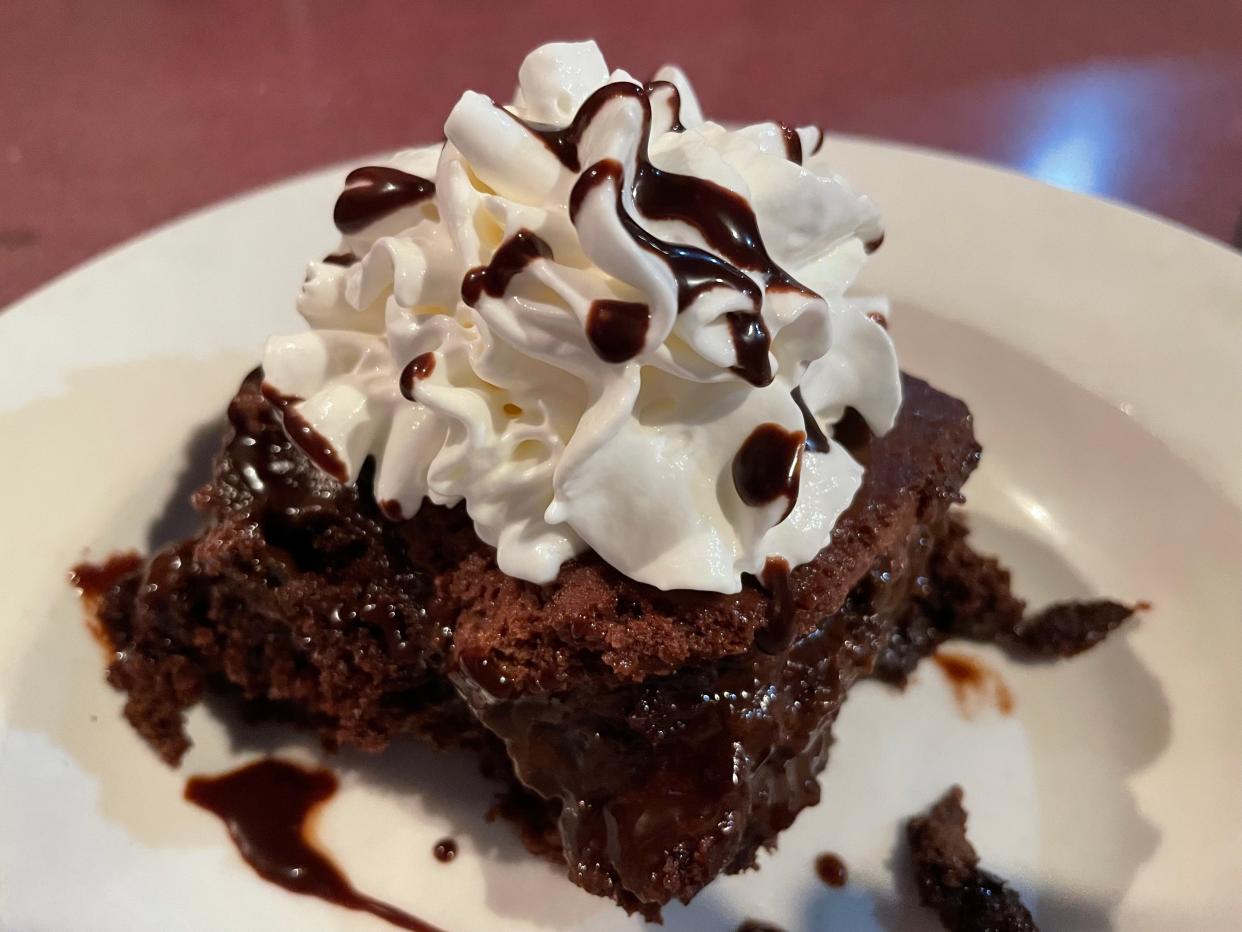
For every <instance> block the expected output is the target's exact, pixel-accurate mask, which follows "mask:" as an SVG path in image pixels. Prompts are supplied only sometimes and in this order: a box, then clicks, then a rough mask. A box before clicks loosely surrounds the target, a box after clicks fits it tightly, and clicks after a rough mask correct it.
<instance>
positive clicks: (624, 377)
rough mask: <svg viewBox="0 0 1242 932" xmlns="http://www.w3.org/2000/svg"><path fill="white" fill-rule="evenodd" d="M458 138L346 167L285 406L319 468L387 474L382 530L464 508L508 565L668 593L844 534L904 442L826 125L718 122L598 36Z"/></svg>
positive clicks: (876, 229) (466, 100) (885, 351)
mask: <svg viewBox="0 0 1242 932" xmlns="http://www.w3.org/2000/svg"><path fill="white" fill-rule="evenodd" d="M444 135H445V139H446V141H445V142H444V143H442V144H439V145H435V146H429V147H426V148H421V149H413V150H409V151H406V152H401V153H398V154H397V155H395V156H394V157H393V158H392V159H391V160H389V161H388V162H386V163H385V164H382V165H372V166H367V167H365V168H361V169H358V170H356V171H354V172H352V173H351V174H350V175H349V176H348V178H347V179H346V187H345V190H344V191H343V193H342V194H341V196H340V199H339V200H338V201H337V204H336V210H335V217H334V219H335V221H336V225H337V227H338V229H339V230H340V231H341V233H342V237H343V242H342V244H341V247H340V250H339V251H338V252H337V253H334V254H333V255H331V256H328V257H327V258H326V259H325V260H324V261H322V262H313V263H311V265H310V269H309V271H308V274H307V279H306V282H305V284H304V286H303V288H302V293H301V295H300V297H299V301H298V307H299V310H300V311H301V313H302V315H303V316H304V317H305V318H306V320H307V322H308V323H309V324H310V330H309V331H307V332H304V333H299V334H294V335H290V336H282V337H276V338H274V339H272V340H271V341H270V343H269V345H268V347H267V350H266V354H265V356H264V361H263V369H264V375H265V381H266V383H267V388H268V390H270V391H272V392H274V393H276V394H277V395H279V396H280V397H281V400H282V404H283V405H284V406H285V409H286V411H288V410H289V409H292V410H294V411H295V412H296V416H297V418H298V421H299V423H301V424H302V425H303V427H304V430H305V429H307V428H306V425H309V429H310V430H313V431H314V432H317V433H318V435H319V437H318V438H317V440H318V441H319V442H320V443H323V444H326V445H327V446H328V447H329V448H330V451H331V453H332V455H333V456H334V457H335V459H334V462H333V463H332V464H331V465H332V469H331V471H332V472H334V473H335V474H336V475H338V476H343V477H344V478H345V481H355V480H356V479H357V478H358V475H359V472H360V470H361V469H362V467H363V464H364V462H365V461H366V460H367V459H368V458H373V459H374V462H375V470H374V480H373V481H374V494H375V497H376V499H377V500H378V501H379V502H380V503H381V507H382V508H383V509H384V510H385V512H386V513H387V514H389V515H390V516H392V517H404V518H409V517H411V516H413V515H414V514H415V513H416V512H417V511H418V509H419V507H420V506H421V504H422V503H423V501H424V500H427V501H431V502H433V503H436V504H439V505H455V504H457V503H459V502H462V501H464V502H465V507H466V509H467V511H468V513H469V515H470V518H471V519H472V521H473V522H474V526H475V528H476V530H477V532H478V534H479V536H480V537H481V538H482V539H483V540H484V541H486V542H487V543H488V544H491V545H493V546H494V547H495V548H496V553H497V560H498V563H499V566H500V568H501V570H503V571H504V572H505V573H507V574H509V575H512V576H516V577H520V578H522V579H526V580H530V581H532V582H536V583H547V582H550V581H552V580H553V579H555V577H556V575H557V572H558V570H559V568H560V567H561V565H562V564H563V563H564V562H565V561H566V560H569V559H570V558H572V557H573V556H575V555H577V554H579V553H582V552H583V551H585V550H587V549H588V548H589V549H592V550H594V551H595V552H596V553H598V554H599V556H600V557H601V558H602V559H604V560H605V561H607V562H608V563H610V564H611V565H612V566H614V567H616V568H617V569H618V570H619V571H620V572H622V573H624V574H625V575H627V576H629V577H631V578H633V579H636V580H639V581H641V582H644V583H649V584H651V585H653V586H657V587H659V588H661V589H677V588H688V589H699V590H707V591H714V592H736V591H738V590H739V589H740V588H741V585H742V574H744V573H751V574H755V575H762V574H763V573H764V568H765V566H771V565H773V564H772V563H771V562H770V561H773V560H775V561H777V563H778V564H780V565H783V566H797V565H799V564H801V563H804V562H806V561H808V560H810V559H811V558H812V557H814V556H815V554H816V553H818V552H819V551H820V550H821V549H822V548H823V547H824V546H826V545H827V543H828V542H829V539H830V535H831V531H832V527H833V525H834V524H835V522H836V521H837V519H838V517H839V516H840V515H841V513H842V512H843V511H844V510H845V508H846V507H847V506H848V505H849V503H850V501H851V500H852V498H853V497H854V494H855V493H856V491H857V490H858V487H859V485H860V482H861V477H862V467H861V466H860V465H859V463H858V462H856V461H855V460H854V459H853V458H852V457H851V456H850V453H849V452H848V451H847V450H846V449H845V447H844V446H843V445H842V444H840V443H837V442H834V441H833V440H832V439H831V433H832V431H831V428H832V425H834V424H835V423H837V422H838V421H839V420H840V419H841V418H842V417H844V416H846V414H847V411H849V409H853V411H854V412H857V415H859V416H861V418H862V419H864V420H865V422H866V424H867V426H868V427H869V428H870V429H871V430H872V431H874V432H876V433H883V432H884V431H887V430H888V429H889V428H890V427H891V426H892V424H893V421H894V419H895V417H896V414H897V409H898V407H899V405H900V402H901V385H900V378H899V374H898V370H897V361H896V357H895V354H894V351H893V346H892V343H891V342H890V340H889V337H888V334H887V332H886V331H885V328H884V326H883V317H882V316H881V314H882V313H883V312H884V311H886V310H887V308H886V306H885V304H884V302H883V301H882V300H877V299H864V298H857V297H852V296H846V293H845V292H846V290H847V289H848V288H849V286H850V285H851V283H852V282H853V280H854V278H855V276H856V275H857V273H858V271H859V269H860V267H861V266H862V264H863V262H864V261H865V258H866V255H867V253H868V252H869V251H871V250H872V249H874V248H875V247H876V246H877V245H878V244H879V242H880V240H881V239H882V230H881V227H880V223H879V217H878V214H877V212H876V210H875V209H874V207H873V206H872V204H871V203H870V202H869V201H868V200H867V199H866V198H865V197H863V196H861V195H859V194H856V193H855V192H854V191H853V190H851V188H850V187H849V186H848V185H847V184H846V182H845V181H843V180H842V179H841V178H839V177H838V176H837V175H835V174H834V173H833V172H832V171H830V170H829V169H828V168H827V167H826V165H825V164H824V162H823V157H822V155H821V154H820V153H819V149H820V148H821V144H822V141H823V140H822V135H821V133H820V132H819V130H816V129H814V128H805V127H804V128H797V129H794V128H791V127H788V126H785V125H784V124H781V123H759V124H755V125H753V126H746V127H743V128H740V129H730V128H726V127H724V126H721V125H719V124H717V123H712V122H710V121H708V120H706V119H704V117H703V115H702V113H701V111H700V109H699V104H698V101H697V99H696V98H695V95H694V92H693V90H692V89H691V87H690V85H689V83H688V82H687V81H686V78H685V76H684V75H683V74H682V73H681V72H680V71H679V70H678V69H676V68H672V67H666V68H663V69H661V70H660V71H658V72H657V73H656V75H655V76H654V78H653V79H652V80H651V81H650V82H646V83H644V82H641V81H639V80H637V79H636V78H633V77H631V76H630V75H629V74H626V73H625V72H623V71H612V72H610V71H609V70H608V68H607V66H606V65H605V63H604V59H603V57H602V55H601V54H600V51H599V49H598V48H597V47H596V45H595V44H594V43H593V42H583V43H556V44H550V45H545V46H543V47H541V48H539V49H537V50H536V51H534V52H532V53H531V54H530V55H529V56H528V57H527V58H526V60H525V61H524V62H523V64H522V66H521V70H520V72H519V75H518V90H517V93H516V96H515V98H514V101H513V102H512V103H511V104H509V105H507V106H502V105H500V104H497V103H495V102H494V101H492V100H491V99H489V98H488V97H485V96H483V95H482V94H476V93H472V92H467V93H466V94H464V95H463V96H462V98H461V99H460V100H459V101H458V103H457V105H456V106H455V107H454V108H453V110H452V112H451V113H450V114H449V116H448V120H447V122H446V123H445V125H444Z"/></svg>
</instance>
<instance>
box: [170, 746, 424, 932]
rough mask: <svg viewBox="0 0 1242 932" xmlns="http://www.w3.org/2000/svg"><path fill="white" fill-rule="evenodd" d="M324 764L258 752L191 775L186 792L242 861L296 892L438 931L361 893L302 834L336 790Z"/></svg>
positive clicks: (415, 929) (396, 923) (410, 926)
mask: <svg viewBox="0 0 1242 932" xmlns="http://www.w3.org/2000/svg"><path fill="white" fill-rule="evenodd" d="M336 788H337V780H336V777H334V776H333V775H332V774H331V773H329V772H328V771H326V770H305V769H303V768H301V767H298V766H296V765H294V764H290V763H286V762H284V761H279V760H272V759H266V760H260V761H257V762H255V763H253V764H249V765H247V766H245V767H242V768H241V769H239V770H234V771H231V772H229V773H225V774H221V775H219V776H215V777H192V778H191V779H190V780H189V781H188V782H187V783H186V787H185V798H186V799H187V800H189V801H190V802H192V803H194V805H196V806H200V807H202V808H203V809H206V810H207V811H208V812H210V813H212V814H213V815H216V816H218V817H219V818H220V819H221V820H222V821H223V822H224V824H225V826H226V827H227V828H228V831H229V837H230V838H232V839H233V843H234V844H235V845H237V850H238V851H240V852H241V856H242V857H243V858H245V860H246V863H247V864H249V865H250V866H251V867H252V868H254V870H255V872H256V873H257V874H258V875H259V876H260V877H262V878H263V879H264V880H267V881H270V882H271V883H274V884H277V885H278V886H281V887H284V888H285V889H286V890H289V891H291V892H293V893H299V894H302V895H304V896H314V897H318V898H319V899H321V900H327V901H328V902H329V903H334V904H336V905H337V906H343V907H345V908H346V909H353V910H357V911H359V912H364V913H370V914H371V915H372V916H377V917H379V918H380V919H383V920H385V921H386V922H390V923H392V924H393V925H394V926H397V927H398V928H401V929H410V930H413V932H440V930H439V929H437V927H436V926H433V925H431V924H430V923H427V922H424V921H423V920H421V919H419V918H417V917H416V916H411V915H410V914H409V913H407V912H403V911H402V910H400V909H397V908H396V907H395V906H390V905H389V904H387V903H383V902H381V901H379V900H376V899H373V898H371V897H369V896H366V895H365V894H362V893H359V892H358V891H357V890H356V889H354V886H353V885H352V884H351V883H350V882H349V880H348V879H347V878H346V877H345V875H344V874H342V873H341V872H340V870H338V869H337V867H336V865H334V864H333V863H332V862H331V861H330V860H328V858H327V857H325V856H324V855H323V853H321V852H320V851H318V850H317V849H316V848H315V847H314V846H313V845H312V844H311V843H310V842H309V841H308V840H307V837H306V834H307V832H306V823H307V820H308V818H309V817H310V816H311V815H312V814H313V813H314V812H315V811H316V810H317V809H318V808H319V807H320V806H322V805H323V804H324V803H325V802H327V800H328V799H330V798H331V797H332V794H333V793H335V792H336Z"/></svg>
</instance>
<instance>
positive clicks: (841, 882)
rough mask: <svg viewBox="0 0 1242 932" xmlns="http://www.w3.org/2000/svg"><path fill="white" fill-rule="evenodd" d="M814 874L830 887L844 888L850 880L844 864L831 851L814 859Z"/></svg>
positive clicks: (847, 869)
mask: <svg viewBox="0 0 1242 932" xmlns="http://www.w3.org/2000/svg"><path fill="white" fill-rule="evenodd" d="M815 873H817V874H818V875H819V879H820V880H822V881H823V882H824V883H825V884H827V885H828V886H830V887H844V886H845V884H846V883H847V882H848V881H849V879H850V872H849V868H847V867H846V866H845V862H844V861H842V860H841V859H840V858H839V857H838V856H837V855H835V854H833V853H832V852H831V851H825V852H824V853H823V854H821V855H820V856H819V857H817V858H816V859H815Z"/></svg>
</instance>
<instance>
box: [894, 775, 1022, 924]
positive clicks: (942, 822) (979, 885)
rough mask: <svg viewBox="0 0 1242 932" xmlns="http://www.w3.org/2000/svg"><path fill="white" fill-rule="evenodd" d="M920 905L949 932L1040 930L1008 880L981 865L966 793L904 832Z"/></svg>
mask: <svg viewBox="0 0 1242 932" xmlns="http://www.w3.org/2000/svg"><path fill="white" fill-rule="evenodd" d="M906 838H907V841H908V842H909V845H910V854H911V856H912V857H913V859H914V873H915V881H916V883H917V884H918V889H919V901H920V902H921V903H922V904H923V905H924V906H926V907H928V908H930V909H933V910H935V911H936V914H937V915H938V916H939V917H940V922H941V924H942V925H943V926H944V927H945V928H946V929H948V930H949V932H1037V926H1036V925H1035V920H1034V919H1032V918H1031V914H1030V912H1029V911H1028V910H1027V908H1026V907H1025V906H1023V905H1022V901H1021V899H1019V897H1018V894H1017V892H1016V891H1015V890H1013V889H1012V888H1011V887H1010V886H1009V885H1008V884H1007V883H1006V882H1005V881H1004V880H1002V879H1001V878H1000V877H997V876H996V875H995V874H993V873H991V872H990V871H986V870H984V869H983V868H981V867H980V866H979V855H978V854H977V853H976V852H975V849H974V846H973V845H971V843H970V841H969V839H967V837H966V810H965V808H963V806H962V789H961V787H959V786H955V787H953V788H951V789H950V790H949V791H948V792H947V793H945V794H944V796H942V797H941V798H940V801H939V802H937V803H936V804H935V805H934V806H932V807H931V809H929V810H928V811H927V813H926V814H925V815H921V816H917V817H915V818H913V819H911V820H910V823H909V825H908V826H907V828H906Z"/></svg>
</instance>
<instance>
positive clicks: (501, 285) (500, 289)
mask: <svg viewBox="0 0 1242 932" xmlns="http://www.w3.org/2000/svg"><path fill="white" fill-rule="evenodd" d="M551 258H552V247H551V246H549V245H548V244H547V243H546V242H545V241H544V240H543V239H542V238H540V237H539V236H538V235H537V234H535V233H532V232H531V231H530V230H525V229H523V230H518V231H517V232H516V233H514V234H513V235H512V236H510V237H509V238H508V239H507V240H505V241H504V242H503V243H501V244H500V246H499V247H498V248H497V250H496V252H495V253H493V254H492V258H491V261H490V262H488V263H487V265H476V266H475V267H474V268H472V269H471V270H470V271H469V272H467V273H466V277H465V278H463V279H462V280H461V299H462V300H463V301H465V302H466V303H467V304H469V305H470V306H471V307H474V306H475V305H476V304H478V303H479V299H480V298H482V297H483V293H484V292H486V293H487V294H488V295H490V296H491V297H493V298H503V297H504V295H505V290H506V289H507V288H508V287H509V282H511V281H513V279H514V277H515V276H517V274H518V273H519V272H521V271H522V270H523V269H525V268H526V266H528V265H530V264H531V263H532V262H534V261H535V260H536V259H551Z"/></svg>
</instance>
